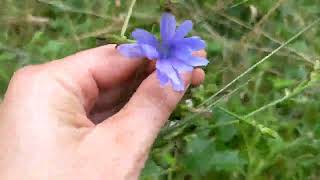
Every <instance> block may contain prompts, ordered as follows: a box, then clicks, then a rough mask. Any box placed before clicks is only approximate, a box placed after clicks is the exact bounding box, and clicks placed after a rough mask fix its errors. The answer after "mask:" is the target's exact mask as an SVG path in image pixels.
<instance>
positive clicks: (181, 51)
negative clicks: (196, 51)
mask: <svg viewBox="0 0 320 180" xmlns="http://www.w3.org/2000/svg"><path fill="white" fill-rule="evenodd" d="M171 51H172V55H174V56H175V57H176V58H178V59H189V58H190V56H192V49H191V48H189V46H185V45H182V44H176V45H175V47H174V48H172V49H171Z"/></svg>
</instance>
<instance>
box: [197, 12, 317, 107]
mask: <svg viewBox="0 0 320 180" xmlns="http://www.w3.org/2000/svg"><path fill="white" fill-rule="evenodd" d="M319 22H320V18H319V19H317V20H315V21H314V22H313V23H311V24H310V25H308V26H307V27H305V28H304V29H302V30H301V31H299V32H298V33H297V34H295V35H294V36H293V37H291V38H290V39H289V40H288V41H286V42H285V43H284V44H282V45H281V46H279V47H278V48H276V49H275V50H274V51H272V52H271V53H270V54H268V55H267V56H265V57H264V58H263V59H261V60H260V61H258V62H257V63H255V64H254V65H253V66H251V67H250V68H248V69H247V70H246V71H245V72H243V73H242V74H240V75H239V76H238V77H236V78H235V79H234V80H232V81H231V82H230V83H228V84H227V85H226V86H224V87H223V88H222V89H220V90H219V91H218V92H216V93H215V94H214V95H212V96H211V97H209V98H208V99H207V100H206V101H204V102H203V103H201V104H200V105H199V106H202V105H204V104H206V103H208V102H209V101H211V100H212V99H214V98H215V97H216V96H217V95H219V94H220V93H221V92H223V91H225V90H226V89H228V88H229V87H230V86H231V85H233V84H234V83H235V82H237V81H238V80H239V79H241V78H242V77H243V76H245V75H247V74H248V73H250V72H251V71H252V70H254V69H255V68H256V67H257V66H259V65H260V64H262V63H263V62H265V61H266V60H268V59H269V58H270V57H271V56H273V55H274V54H275V53H277V52H278V51H280V50H281V49H282V48H283V47H285V46H287V45H288V44H290V43H291V42H292V41H294V40H296V39H297V38H298V37H299V36H301V35H302V34H303V33H304V32H306V31H308V30H309V29H310V28H312V27H314V26H315V25H317V24H318V23H319Z"/></svg>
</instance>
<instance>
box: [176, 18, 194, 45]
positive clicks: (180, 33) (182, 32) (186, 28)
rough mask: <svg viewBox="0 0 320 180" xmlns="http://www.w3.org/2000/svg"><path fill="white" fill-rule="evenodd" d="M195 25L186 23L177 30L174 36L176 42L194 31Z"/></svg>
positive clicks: (188, 21)
mask: <svg viewBox="0 0 320 180" xmlns="http://www.w3.org/2000/svg"><path fill="white" fill-rule="evenodd" d="M192 26H193V23H192V21H190V20H187V21H184V22H183V23H182V24H181V25H180V26H179V27H178V29H177V31H176V34H175V36H174V39H175V40H178V39H182V38H184V37H185V36H187V35H188V34H189V32H190V31H191V30H192Z"/></svg>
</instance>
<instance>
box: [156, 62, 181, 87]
mask: <svg viewBox="0 0 320 180" xmlns="http://www.w3.org/2000/svg"><path fill="white" fill-rule="evenodd" d="M156 69H157V70H158V71H160V72H161V73H163V74H165V75H166V76H167V77H168V78H169V79H170V80H171V81H172V83H174V84H179V83H180V78H179V76H178V73H177V72H176V71H175V70H174V69H173V67H172V64H171V62H170V61H169V60H168V59H161V60H158V61H157V63H156Z"/></svg>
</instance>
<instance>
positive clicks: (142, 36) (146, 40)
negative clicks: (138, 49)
mask: <svg viewBox="0 0 320 180" xmlns="http://www.w3.org/2000/svg"><path fill="white" fill-rule="evenodd" d="M132 37H133V38H134V39H135V40H136V41H137V42H138V43H139V44H148V45H151V46H153V47H157V46H158V44H159V42H158V40H157V38H156V37H155V36H154V35H153V34H151V33H149V32H148V31H146V30H143V29H136V30H135V31H133V32H132Z"/></svg>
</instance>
